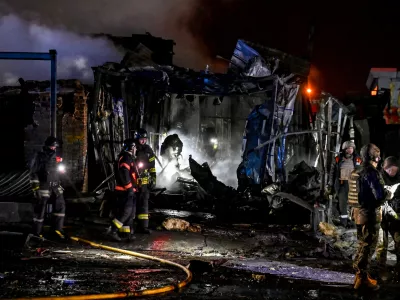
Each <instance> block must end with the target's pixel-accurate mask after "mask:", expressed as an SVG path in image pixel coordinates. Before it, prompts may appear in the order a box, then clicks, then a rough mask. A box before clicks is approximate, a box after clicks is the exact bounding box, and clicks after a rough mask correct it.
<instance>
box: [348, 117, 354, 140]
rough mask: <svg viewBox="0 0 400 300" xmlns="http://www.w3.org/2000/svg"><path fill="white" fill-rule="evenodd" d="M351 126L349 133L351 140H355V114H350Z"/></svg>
mask: <svg viewBox="0 0 400 300" xmlns="http://www.w3.org/2000/svg"><path fill="white" fill-rule="evenodd" d="M349 118H350V128H349V135H350V141H352V142H354V122H353V116H350V117H349Z"/></svg>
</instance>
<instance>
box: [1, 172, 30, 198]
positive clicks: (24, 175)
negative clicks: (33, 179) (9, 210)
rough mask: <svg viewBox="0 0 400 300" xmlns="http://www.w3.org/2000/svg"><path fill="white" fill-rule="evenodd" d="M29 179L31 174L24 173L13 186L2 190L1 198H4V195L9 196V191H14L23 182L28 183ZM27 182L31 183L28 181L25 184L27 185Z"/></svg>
mask: <svg viewBox="0 0 400 300" xmlns="http://www.w3.org/2000/svg"><path fill="white" fill-rule="evenodd" d="M27 178H29V173H26V174H25V173H23V174H22V175H21V176H20V177H19V178H18V179H16V182H14V183H13V184H12V185H9V186H8V187H7V188H6V189H4V190H2V189H1V188H0V196H4V195H6V194H8V193H9V190H11V191H13V190H14V188H15V187H16V186H17V185H19V184H20V183H21V182H22V181H23V180H25V181H26V179H27ZM27 182H28V183H29V181H26V182H25V185H26V183H27Z"/></svg>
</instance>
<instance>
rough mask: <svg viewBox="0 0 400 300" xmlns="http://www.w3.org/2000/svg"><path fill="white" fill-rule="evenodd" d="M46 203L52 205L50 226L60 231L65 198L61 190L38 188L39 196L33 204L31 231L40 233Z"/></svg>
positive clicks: (63, 216)
mask: <svg viewBox="0 0 400 300" xmlns="http://www.w3.org/2000/svg"><path fill="white" fill-rule="evenodd" d="M48 204H52V205H53V209H52V227H53V229H54V230H59V231H62V229H63V227H64V218H65V200H64V196H63V194H62V192H58V191H56V192H55V191H53V190H50V191H49V190H39V196H38V197H37V198H36V201H35V203H34V206H33V214H34V218H33V233H34V234H36V235H40V234H41V233H42V230H43V223H44V219H45V215H46V210H47V206H48Z"/></svg>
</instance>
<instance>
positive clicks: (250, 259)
mask: <svg viewBox="0 0 400 300" xmlns="http://www.w3.org/2000/svg"><path fill="white" fill-rule="evenodd" d="M156 215H157V214H153V215H152V216H155V217H154V219H157V217H156ZM206 219H207V218H206ZM102 222H104V220H91V222H86V223H80V222H78V221H76V220H75V221H73V220H69V222H68V224H67V225H68V226H67V227H66V231H67V233H68V234H70V235H75V236H78V237H82V238H85V239H88V240H91V241H94V242H98V243H102V244H105V245H109V246H113V247H118V248H123V249H129V250H133V251H137V252H140V253H144V254H149V255H155V256H158V257H161V258H166V259H169V260H172V261H174V262H178V263H181V264H183V265H189V266H190V269H191V270H192V272H193V281H192V282H191V284H190V285H189V286H188V287H185V288H183V289H182V290H181V291H177V292H173V293H169V294H166V295H161V296H153V297H150V298H155V299H160V298H162V299H397V298H398V296H397V294H398V292H396V289H397V287H398V283H397V279H396V278H395V277H394V278H392V279H391V280H389V281H388V282H386V283H384V284H383V285H382V288H381V289H380V290H379V291H378V292H376V293H358V294H357V293H355V292H354V291H353V290H352V286H351V285H352V282H353V280H354V276H353V270H352V268H351V260H350V259H329V258H326V255H325V253H326V245H325V244H324V242H323V241H321V240H320V239H319V238H318V237H315V235H314V234H313V233H312V232H310V231H309V228H308V226H297V227H292V226H261V225H257V224H252V225H248V224H236V225H224V224H216V223H213V222H210V221H207V220H206V221H203V222H201V220H200V221H199V223H202V224H201V226H202V232H201V233H192V232H172V231H166V230H161V228H158V230H155V231H154V232H153V234H152V235H150V236H148V235H139V234H138V235H137V240H136V241H135V242H134V243H126V242H121V243H115V242H110V241H107V240H106V239H105V238H104V236H103V232H104V229H105V227H106V225H105V224H100V223H102ZM158 224H160V223H158ZM6 229H7V230H8V231H12V232H26V231H27V230H29V228H27V227H21V226H17V227H10V226H8V227H7V228H2V230H6ZM0 238H1V245H2V252H1V257H0V258H1V260H0V298H15V297H35V296H42V297H43V296H54V295H57V296H62V295H84V294H99V293H113V292H120V291H133V290H140V289H147V288H154V287H160V286H163V285H166V284H169V283H175V282H176V281H177V280H182V279H184V278H185V274H184V273H183V272H182V271H181V270H178V269H173V268H171V267H169V266H166V265H163V264H159V263H155V262H149V261H145V260H141V259H137V258H134V257H130V256H127V255H123V254H119V253H114V252H110V251H105V250H100V249H95V248H93V247H90V246H87V245H83V244H79V243H76V242H72V241H71V242H69V243H54V242H50V241H45V242H38V241H35V240H30V241H29V242H28V244H27V245H25V246H24V244H25V240H26V235H25V234H23V235H10V234H9V233H6V232H2V233H1V235H0ZM147 298H149V297H147Z"/></svg>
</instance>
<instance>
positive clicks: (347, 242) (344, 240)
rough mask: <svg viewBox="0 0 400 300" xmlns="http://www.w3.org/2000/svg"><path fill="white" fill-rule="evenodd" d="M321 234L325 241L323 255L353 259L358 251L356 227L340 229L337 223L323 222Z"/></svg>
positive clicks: (320, 226) (322, 239)
mask: <svg viewBox="0 0 400 300" xmlns="http://www.w3.org/2000/svg"><path fill="white" fill-rule="evenodd" d="M319 231H320V233H321V235H320V236H319V238H320V240H321V241H324V242H325V251H324V252H323V256H325V257H326V258H340V259H343V258H344V259H352V257H353V255H354V254H355V253H356V250H357V246H358V242H357V233H356V230H355V229H349V230H344V229H339V228H337V227H336V226H335V225H332V224H328V223H325V222H321V223H320V224H319Z"/></svg>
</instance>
